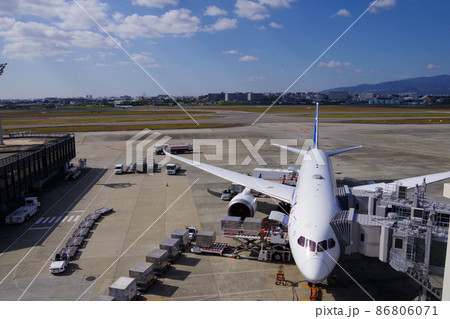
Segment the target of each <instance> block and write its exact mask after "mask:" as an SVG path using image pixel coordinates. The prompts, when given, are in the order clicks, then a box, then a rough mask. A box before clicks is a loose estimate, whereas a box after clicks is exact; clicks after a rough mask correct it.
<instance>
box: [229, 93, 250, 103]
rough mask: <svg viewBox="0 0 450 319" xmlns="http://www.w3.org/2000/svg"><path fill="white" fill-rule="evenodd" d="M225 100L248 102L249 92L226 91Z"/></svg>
mask: <svg viewBox="0 0 450 319" xmlns="http://www.w3.org/2000/svg"><path fill="white" fill-rule="evenodd" d="M225 101H227V102H235V103H244V102H245V103H247V102H248V94H247V93H225Z"/></svg>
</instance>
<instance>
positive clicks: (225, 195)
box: [220, 183, 245, 201]
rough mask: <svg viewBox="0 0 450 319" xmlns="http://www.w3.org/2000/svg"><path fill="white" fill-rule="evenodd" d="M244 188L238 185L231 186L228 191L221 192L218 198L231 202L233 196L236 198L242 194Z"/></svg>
mask: <svg viewBox="0 0 450 319" xmlns="http://www.w3.org/2000/svg"><path fill="white" fill-rule="evenodd" d="M244 188H245V187H244V186H242V185H239V184H235V183H233V184H231V186H230V187H228V189H225V190H223V191H222V195H221V196H220V199H221V200H226V201H228V200H232V199H233V197H234V196H236V195H237V194H239V193H242V192H243V191H244Z"/></svg>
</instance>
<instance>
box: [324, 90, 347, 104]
mask: <svg viewBox="0 0 450 319" xmlns="http://www.w3.org/2000/svg"><path fill="white" fill-rule="evenodd" d="M347 99H348V92H347V91H335V92H329V93H328V100H329V101H330V102H345V101H347Z"/></svg>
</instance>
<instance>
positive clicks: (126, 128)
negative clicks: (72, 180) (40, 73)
mask: <svg viewBox="0 0 450 319" xmlns="http://www.w3.org/2000/svg"><path fill="white" fill-rule="evenodd" d="M233 126H236V124H232V123H227V124H216V123H206V124H202V125H201V126H199V125H197V124H195V123H194V122H190V123H170V124H136V125H132V124H130V125H89V126H86V125H84V126H83V125H79V126H60V127H57V126H50V127H37V128H33V129H32V130H31V131H32V132H33V133H66V132H73V133H76V132H102V131H105V132H106V131H141V130H144V129H150V130H170V129H188V128H215V127H233ZM10 131H11V132H13V131H14V132H16V131H17V130H10ZM3 133H6V134H7V133H10V132H9V131H8V130H3Z"/></svg>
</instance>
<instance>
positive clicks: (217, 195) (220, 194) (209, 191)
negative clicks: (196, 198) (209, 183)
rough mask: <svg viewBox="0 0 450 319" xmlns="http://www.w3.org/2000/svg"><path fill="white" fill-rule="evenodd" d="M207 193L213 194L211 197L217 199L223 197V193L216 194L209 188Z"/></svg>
mask: <svg viewBox="0 0 450 319" xmlns="http://www.w3.org/2000/svg"><path fill="white" fill-rule="evenodd" d="M206 191H207V192H208V193H209V194H211V195H213V196H216V197H219V198H220V196H222V193H219V192H215V191H213V190H211V189H209V188H207V189H206Z"/></svg>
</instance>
